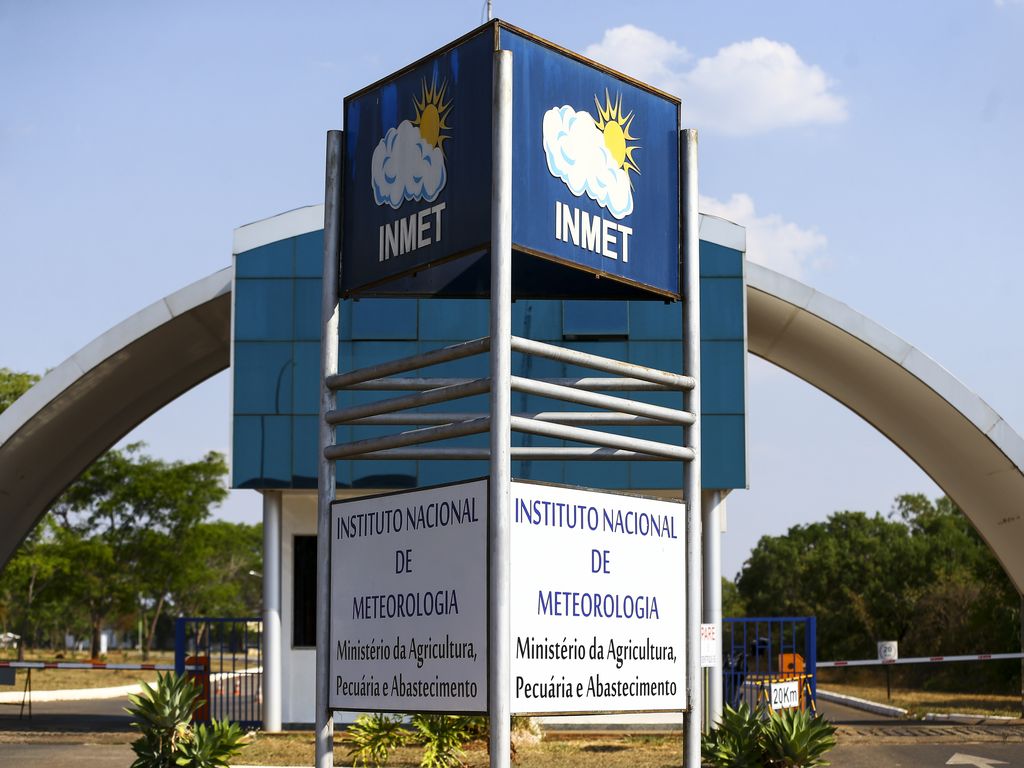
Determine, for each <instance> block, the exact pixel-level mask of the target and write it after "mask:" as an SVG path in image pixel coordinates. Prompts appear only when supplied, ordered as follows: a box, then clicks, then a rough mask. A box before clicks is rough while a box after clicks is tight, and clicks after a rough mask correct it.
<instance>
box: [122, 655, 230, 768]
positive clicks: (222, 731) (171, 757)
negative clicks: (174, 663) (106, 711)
mask: <svg viewBox="0 0 1024 768" xmlns="http://www.w3.org/2000/svg"><path fill="white" fill-rule="evenodd" d="M201 694H202V691H201V689H200V687H199V686H198V685H197V684H195V683H194V682H192V680H190V679H189V678H187V677H178V676H177V675H173V674H166V675H163V674H161V675H159V676H158V678H157V682H156V687H155V688H154V687H152V686H151V685H149V684H148V683H143V684H142V693H141V694H138V695H135V694H132V695H130V696H129V697H128V699H129V701H131V703H132V706H131V707H126V708H125V711H126V712H128V714H130V715H133V716H134V717H135V718H137V719H136V720H135V721H133V722H132V726H133V727H135V728H138V729H139V730H140V731H142V735H141V736H140V737H139V738H138V739H136V740H135V741H134V742H132V751H133V752H135V754H136V758H135V762H134V763H132V768H226V766H227V765H228V761H229V760H230V759H231V758H232V757H234V756H235V755H237V754H238V753H239V752H240V751H241V748H242V746H243V736H242V730H241V729H240V728H239V727H238V726H237V725H235V724H234V723H229V722H227V721H216V720H215V721H214V722H213V723H212V724H211V725H210V726H209V727H207V726H205V725H199V726H198V727H193V726H192V724H191V720H192V715H194V714H195V712H196V711H197V710H198V709H199V708H200V707H201V706H202V704H203V702H202V700H201V699H200V696H201Z"/></svg>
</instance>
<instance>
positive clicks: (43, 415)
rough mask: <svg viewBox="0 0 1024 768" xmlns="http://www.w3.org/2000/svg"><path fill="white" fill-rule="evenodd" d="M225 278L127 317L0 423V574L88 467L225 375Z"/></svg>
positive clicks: (225, 273)
mask: <svg viewBox="0 0 1024 768" xmlns="http://www.w3.org/2000/svg"><path fill="white" fill-rule="evenodd" d="M231 278H232V269H231V268H230V267H229V268H227V269H222V270H220V271H219V272H215V273H213V274H212V275H210V276H209V277H206V278H204V279H202V280H199V281H198V282H195V283H192V285H189V286H187V287H185V288H182V289H181V290H180V291H176V292H175V293H172V294H170V295H169V296H166V297H165V298H163V299H161V300H160V301H157V302H155V303H154V304H151V305H150V306H148V307H146V308H145V309H143V310H141V311H140V312H137V313H136V314H134V315H132V316H131V317H129V318H128V319H127V320H124V321H123V322H121V323H119V324H117V325H116V326H114V327H113V328H111V329H110V330H109V331H107V332H106V333H104V334H103V335H101V336H99V337H97V338H96V339H94V340H93V341H91V342H90V343H89V344H87V345H85V346H84V347H82V349H80V350H79V351H78V352H76V353H75V354H73V355H72V356H71V357H69V358H68V359H67V360H65V361H64V362H63V363H61V364H60V365H58V366H57V367H56V368H54V369H53V370H52V371H50V372H49V373H48V374H46V376H44V377H43V379H42V380H41V381H40V382H39V383H38V384H36V385H35V386H34V387H32V389H30V390H29V391H28V392H26V393H25V395H24V396H23V397H20V398H18V400H17V401H15V403H14V404H13V405H12V406H11V407H10V408H8V409H7V410H6V411H4V412H3V413H2V414H0V529H2V530H3V531H4V535H3V536H0V568H3V566H4V565H6V564H7V561H8V560H9V559H10V558H11V555H13V554H14V552H15V550H16V549H17V548H18V545H19V544H20V543H21V542H22V540H23V539H24V538H25V536H27V535H28V533H29V532H30V531H31V530H32V528H33V527H34V526H35V524H36V523H37V522H38V521H39V518H40V517H41V516H42V515H43V513H44V512H45V511H46V509H47V508H48V507H49V506H50V504H51V503H52V502H53V501H54V500H55V499H56V498H57V496H59V495H60V493H61V492H62V491H63V490H64V489H65V488H66V487H67V486H68V485H69V484H70V483H71V481H72V480H74V479H75V478H76V477H78V475H80V474H81V473H82V471H83V470H84V469H85V468H86V467H88V466H89V464H90V463H92V462H93V461H94V460H95V459H96V458H97V457H98V456H100V455H102V454H103V452H104V451H105V450H107V449H108V448H109V447H110V446H112V445H113V444H114V443H116V442H117V441H118V440H120V439H121V438H122V437H124V436H125V435H126V434H128V432H130V431H131V430H132V429H133V428H135V427H136V426H137V425H138V424H141V423H142V422H143V421H145V420H146V418H147V417H149V416H151V415H152V414H153V413H155V412H156V411H158V410H160V408H162V407H163V406H165V405H167V404H168V403H170V402H171V401H172V400H174V399H175V398H176V397H178V396H179V395H181V394H183V393H185V392H187V391H188V390H189V389H191V388H192V387H194V386H195V385H196V384H200V383H201V382H203V381H205V380H206V379H208V378H209V377H210V376H213V375H214V374H215V373H217V372H218V371H222V370H224V369H225V368H227V367H228V364H229V360H230V340H231ZM225 418H227V415H226V414H225Z"/></svg>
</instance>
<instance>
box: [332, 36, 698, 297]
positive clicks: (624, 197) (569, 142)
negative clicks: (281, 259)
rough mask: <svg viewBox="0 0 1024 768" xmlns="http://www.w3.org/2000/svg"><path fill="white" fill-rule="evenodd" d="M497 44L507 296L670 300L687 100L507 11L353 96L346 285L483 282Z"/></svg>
mask: <svg viewBox="0 0 1024 768" xmlns="http://www.w3.org/2000/svg"><path fill="white" fill-rule="evenodd" d="M499 48H500V49H504V50H509V51H511V52H512V59H513V108H512V109H513V118H512V119H513V156H512V163H513V169H514V175H513V179H514V180H513V190H512V227H513V229H512V239H513V250H514V257H513V292H514V294H515V295H516V296H519V297H538V298H559V297H571V298H587V297H600V298H643V297H644V296H652V295H653V296H655V297H661V298H677V297H678V296H679V285H680V283H679V241H680V238H679V234H680V233H679V226H680V224H679V222H680V214H679V102H678V100H676V99H674V98H672V97H670V96H666V95H664V94H662V93H659V92H657V91H655V90H653V89H651V88H649V87H647V86H644V85H642V84H640V83H637V82H635V81H632V80H629V79H628V78H625V77H623V76H621V75H617V74H615V73H613V72H611V71H609V70H606V69H604V68H602V67H600V66H598V65H596V64H594V63H592V62H589V61H586V60H585V59H582V58H581V57H578V56H576V55H574V54H572V53H569V52H567V51H564V50H562V49H560V48H557V47H556V46H553V45H551V44H550V43H546V42H544V41H542V40H539V39H537V38H535V37H532V36H530V35H528V34H527V33H525V32H523V31H521V30H517V29H515V28H512V27H509V26H508V25H505V24H503V23H501V22H492V23H489V24H487V25H485V26H484V27H482V28H481V29H479V30H477V31H475V32H473V33H471V34H470V35H468V36H466V37H464V38H462V39H461V40H458V41H456V42H455V43H453V44H451V45H450V46H448V47H447V48H445V49H443V50H441V51H439V52H438V53H436V54H433V55H431V56H429V57H427V58H426V59H424V60H423V61H421V62H418V63H417V64H414V65H412V66H410V67H408V68H406V69H404V70H402V71H401V72H398V73H396V74H395V75H393V76H391V77H390V78H387V79H386V80H384V81H382V82H381V83H378V84H376V85H374V86H371V87H370V88H368V89H366V90H364V91H361V92H359V93H357V94H355V95H353V96H350V97H349V98H348V99H346V101H345V129H346V140H345V187H344V209H345V210H344V218H343V249H342V265H341V290H342V293H343V295H447V296H457V295H462V296H480V295H486V294H487V290H488V284H489V279H488V275H489V259H488V248H489V239H490V192H491V183H490V182H491V108H492V99H491V77H492V70H493V51H494V50H495V49H499ZM602 278H603V279H602Z"/></svg>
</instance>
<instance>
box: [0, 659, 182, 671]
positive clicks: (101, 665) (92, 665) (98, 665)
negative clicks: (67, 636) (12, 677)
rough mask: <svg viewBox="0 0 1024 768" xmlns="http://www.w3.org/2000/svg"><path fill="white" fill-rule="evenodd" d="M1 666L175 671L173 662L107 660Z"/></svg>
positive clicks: (3, 664) (5, 663)
mask: <svg viewBox="0 0 1024 768" xmlns="http://www.w3.org/2000/svg"><path fill="white" fill-rule="evenodd" d="M0 667H8V668H11V669H127V670H150V671H158V672H173V671H174V665H173V664H113V663H108V662H106V661H0ZM185 669H187V670H189V671H196V672H198V671H200V670H202V667H198V666H189V667H185Z"/></svg>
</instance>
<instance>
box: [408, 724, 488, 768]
mask: <svg viewBox="0 0 1024 768" xmlns="http://www.w3.org/2000/svg"><path fill="white" fill-rule="evenodd" d="M480 720H481V718H478V717H464V716H459V715H425V714H420V715H413V718H412V725H413V727H414V728H415V729H416V730H417V731H418V732H419V734H420V736H421V737H422V738H423V759H422V760H420V766H421V767H422V768H454V766H459V765H462V756H463V755H464V754H465V753H464V752H463V750H462V745H463V744H465V743H466V742H467V741H469V740H471V739H472V738H473V737H474V736H475V735H476V734H478V733H479V731H480V726H481V722H480Z"/></svg>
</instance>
